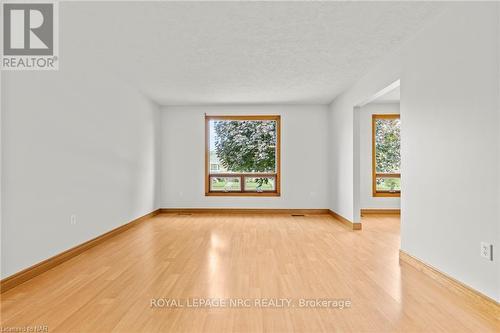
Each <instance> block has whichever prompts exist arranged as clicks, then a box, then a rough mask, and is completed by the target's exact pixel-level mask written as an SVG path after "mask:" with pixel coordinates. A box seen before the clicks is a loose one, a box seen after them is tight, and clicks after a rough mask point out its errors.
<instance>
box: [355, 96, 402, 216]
mask: <svg viewBox="0 0 500 333" xmlns="http://www.w3.org/2000/svg"><path fill="white" fill-rule="evenodd" d="M358 112H359V118H358V119H359V136H360V140H359V169H360V170H359V171H360V174H359V178H360V188H359V193H360V208H393V209H399V208H400V206H401V205H400V202H401V201H400V198H391V197H374V196H373V193H372V192H373V190H372V115H373V114H399V103H370V104H366V105H365V106H363V107H361V108H359V111H358Z"/></svg>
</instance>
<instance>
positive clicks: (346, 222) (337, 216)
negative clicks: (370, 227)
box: [328, 209, 361, 230]
mask: <svg viewBox="0 0 500 333" xmlns="http://www.w3.org/2000/svg"><path fill="white" fill-rule="evenodd" d="M328 214H330V215H331V216H333V218H334V219H336V220H338V221H339V222H340V223H342V224H344V225H345V226H347V227H349V228H350V229H352V230H361V223H357V222H356V223H354V222H352V221H350V220H348V219H346V218H345V217H343V216H342V215H340V214H337V213H336V212H334V211H333V210H331V209H329V210H328Z"/></svg>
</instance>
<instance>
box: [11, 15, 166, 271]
mask: <svg viewBox="0 0 500 333" xmlns="http://www.w3.org/2000/svg"><path fill="white" fill-rule="evenodd" d="M61 20H62V22H61V23H62V24H61V31H60V33H61V43H60V45H61V46H62V48H61V56H60V60H61V63H60V70H59V71H53V72H4V73H2V74H3V75H2V91H1V96H2V100H1V106H2V124H1V126H2V129H1V132H2V140H1V142H2V166H1V170H2V181H3V182H2V212H1V214H2V235H1V236H2V244H1V248H2V258H1V268H2V272H1V276H2V277H6V276H9V275H11V274H13V273H16V272H18V271H20V270H22V269H24V268H27V267H29V266H31V265H33V264H35V263H38V262H40V261H42V260H44V259H47V258H49V257H51V256H53V255H56V254H58V253H60V252H62V251H64V250H67V249H69V248H71V247H73V246H75V245H78V244H80V243H82V242H85V241H87V240H89V239H91V238H93V237H96V236H98V235H101V234H103V233H105V232H107V231H109V230H111V229H113V228H116V227H118V226H120V225H123V224H125V223H127V222H129V221H131V220H133V219H135V218H137V217H139V216H142V215H144V214H146V213H149V212H151V211H152V210H154V209H155V208H157V207H158V204H159V202H158V194H159V188H158V183H157V182H156V180H155V174H157V173H158V159H157V153H158V152H159V150H158V139H157V137H156V136H157V134H158V133H157V128H156V127H155V124H158V123H159V110H158V107H157V106H156V105H154V104H152V103H151V102H150V101H149V100H148V99H146V98H145V97H143V96H142V95H141V94H139V93H138V92H137V91H136V90H134V89H132V88H130V87H128V86H127V85H126V84H124V83H123V80H121V79H120V78H116V77H114V76H113V75H111V74H110V73H108V71H107V69H106V68H105V67H99V59H97V58H92V57H91V56H90V55H89V54H85V53H84V54H82V52H85V50H89V52H90V53H91V52H92V48H91V47H89V45H91V44H92V40H91V39H92V37H91V36H86V34H85V31H81V28H80V27H79V26H78V25H75V24H71V22H68V21H67V20H66V19H65V18H64V17H62V16H61ZM94 51H95V50H94ZM72 214H75V215H76V216H77V223H76V225H72V224H70V216H71V215H72Z"/></svg>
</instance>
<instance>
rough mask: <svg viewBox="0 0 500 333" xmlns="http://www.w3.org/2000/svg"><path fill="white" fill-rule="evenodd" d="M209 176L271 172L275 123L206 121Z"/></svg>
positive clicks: (272, 169) (274, 168)
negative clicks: (208, 137)
mask: <svg viewBox="0 0 500 333" xmlns="http://www.w3.org/2000/svg"><path fill="white" fill-rule="evenodd" d="M209 131H210V133H209V135H210V140H209V150H210V151H209V156H210V161H209V163H210V173H211V174H217V173H226V174H227V173H275V172H276V145H277V121H275V120H215V119H214V120H210V121H209Z"/></svg>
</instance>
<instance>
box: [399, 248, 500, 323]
mask: <svg viewBox="0 0 500 333" xmlns="http://www.w3.org/2000/svg"><path fill="white" fill-rule="evenodd" d="M399 261H400V262H403V263H406V264H408V265H410V266H412V267H413V268H415V269H417V270H419V271H420V272H422V273H424V274H426V275H427V276H429V277H431V278H432V279H433V280H435V281H437V282H439V283H440V284H442V285H443V286H445V287H446V288H448V289H450V290H452V291H454V292H456V293H458V294H461V295H466V296H467V297H469V298H471V299H473V300H474V303H476V305H478V306H480V307H482V308H483V310H484V311H486V312H488V313H491V314H492V315H495V316H497V317H498V316H500V303H498V302H497V301H496V300H494V299H492V298H490V297H488V296H486V295H484V294H483V293H481V292H479V291H477V290H475V289H473V288H471V287H469V286H468V285H466V284H464V283H462V282H460V281H458V280H456V279H454V278H452V277H451V276H449V275H447V274H446V273H443V272H441V271H440V270H438V269H436V268H434V267H432V266H431V265H429V264H427V263H425V262H423V261H422V260H420V259H418V258H416V257H414V256H412V255H410V254H408V253H406V252H404V251H403V250H399Z"/></svg>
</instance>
